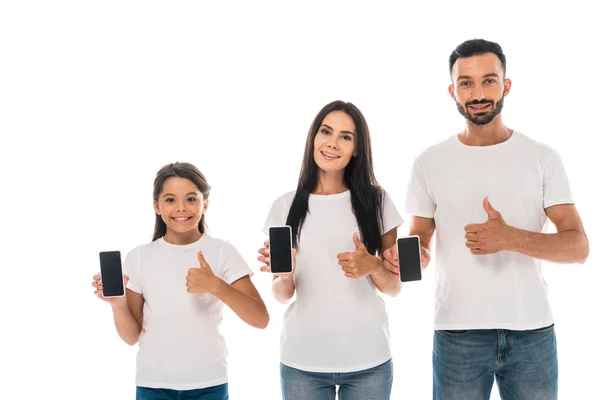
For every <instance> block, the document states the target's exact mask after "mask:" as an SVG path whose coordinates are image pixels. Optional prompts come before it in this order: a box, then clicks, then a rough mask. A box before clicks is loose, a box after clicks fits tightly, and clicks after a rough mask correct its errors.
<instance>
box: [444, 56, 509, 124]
mask: <svg viewBox="0 0 600 400" xmlns="http://www.w3.org/2000/svg"><path fill="white" fill-rule="evenodd" d="M452 82H453V84H452V85H450V87H449V88H448V90H449V92H450V95H451V96H452V98H453V99H454V101H455V102H456V107H457V109H458V112H459V113H460V114H461V115H462V116H463V117H465V118H466V119H467V120H468V121H470V122H471V123H473V124H475V125H486V124H488V123H490V122H492V121H493V120H494V118H496V116H497V115H498V114H500V112H501V111H502V107H503V106H504V96H506V95H507V94H508V93H509V92H510V86H511V81H510V79H504V68H503V67H502V62H501V61H500V59H499V58H498V57H497V56H496V55H495V54H494V53H484V54H481V55H476V56H471V57H464V58H459V59H457V60H456V63H455V64H454V66H453V68H452Z"/></svg>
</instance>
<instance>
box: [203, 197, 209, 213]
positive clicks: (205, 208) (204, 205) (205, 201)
mask: <svg viewBox="0 0 600 400" xmlns="http://www.w3.org/2000/svg"><path fill="white" fill-rule="evenodd" d="M207 209H208V199H204V201H203V202H202V214H204V213H205V212H206V210H207Z"/></svg>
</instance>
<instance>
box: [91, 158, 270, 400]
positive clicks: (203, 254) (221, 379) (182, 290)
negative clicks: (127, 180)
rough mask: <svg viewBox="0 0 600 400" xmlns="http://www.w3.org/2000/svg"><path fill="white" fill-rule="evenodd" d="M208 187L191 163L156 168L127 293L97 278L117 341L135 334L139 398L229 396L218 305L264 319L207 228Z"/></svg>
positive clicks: (228, 253)
mask: <svg viewBox="0 0 600 400" xmlns="http://www.w3.org/2000/svg"><path fill="white" fill-rule="evenodd" d="M209 192H210V186H209V185H208V184H207V182H206V179H205V178H204V175H203V174H202V173H201V172H200V171H199V170H198V169H197V168H196V167H194V166H193V165H191V164H187V163H175V164H169V165H166V166H164V167H163V168H161V169H160V171H158V174H157V175H156V179H155V180H154V211H155V212H156V224H155V228H154V236H153V239H152V240H153V241H152V242H151V243H149V244H144V245H141V246H138V247H137V248H135V249H134V250H132V251H130V252H129V254H127V257H126V258H125V262H124V270H125V272H126V274H125V275H124V280H125V283H126V286H127V293H126V295H125V296H124V297H121V298H108V299H105V298H103V297H102V280H101V279H100V275H99V274H97V275H96V276H94V282H93V283H92V285H93V286H94V287H95V288H96V291H95V292H94V293H95V294H96V295H97V296H98V297H99V298H101V299H104V300H105V301H106V302H108V303H109V304H110V305H111V306H112V310H113V314H114V321H115V326H116V328H117V332H118V334H119V336H120V337H121V339H123V340H124V341H125V342H126V343H127V344H130V345H134V344H136V343H137V342H138V340H139V352H138V356H137V373H136V385H137V389H136V399H138V400H151V399H179V398H185V399H202V400H213V399H214V400H217V399H218V400H223V399H228V390H227V363H226V355H227V350H226V347H225V342H224V338H223V337H222V336H221V334H220V333H219V329H218V328H219V325H220V323H221V320H222V316H221V309H222V306H223V303H225V304H227V305H228V306H229V307H230V308H231V309H232V310H233V311H234V312H235V313H236V314H237V315H238V316H239V317H240V318H241V319H242V320H244V321H245V322H246V323H248V324H249V325H252V326H254V327H256V328H261V329H262V328H265V327H266V326H267V324H268V322H269V315H268V313H267V309H266V307H265V305H264V303H263V301H262V299H261V297H260V295H259V294H258V292H257V290H256V288H255V287H254V285H253V284H252V281H251V280H250V276H251V275H252V272H251V270H250V269H249V267H248V265H247V264H246V262H245V261H244V259H243V258H242V257H241V256H240V254H239V253H238V252H237V250H236V249H235V248H234V247H233V246H232V245H231V244H230V243H228V242H226V241H223V240H220V239H216V238H213V237H210V236H208V235H207V234H206V225H205V223H204V213H205V212H206V209H207V206H208V196H209ZM186 289H187V290H186ZM180 396H184V397H180Z"/></svg>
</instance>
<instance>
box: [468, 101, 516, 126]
mask: <svg viewBox="0 0 600 400" xmlns="http://www.w3.org/2000/svg"><path fill="white" fill-rule="evenodd" d="M473 104H490V105H491V106H492V111H487V112H485V113H480V114H471V113H469V112H468V111H467V109H468V107H469V106H470V105H473ZM502 107H504V96H502V97H501V98H500V100H498V102H497V103H494V102H493V101H492V100H473V101H468V102H466V103H465V105H464V107H463V106H462V105H461V104H459V103H458V102H456V108H457V109H458V112H459V113H460V115H462V116H463V117H465V118H466V119H468V120H469V121H471V122H472V123H474V124H475V125H486V124H489V123H490V122H492V120H493V119H494V118H496V115H498V114H500V112H501V111H502Z"/></svg>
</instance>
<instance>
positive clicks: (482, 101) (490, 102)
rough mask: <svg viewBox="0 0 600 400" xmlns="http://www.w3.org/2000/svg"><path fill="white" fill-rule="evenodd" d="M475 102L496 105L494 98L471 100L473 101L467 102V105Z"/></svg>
mask: <svg viewBox="0 0 600 400" xmlns="http://www.w3.org/2000/svg"><path fill="white" fill-rule="evenodd" d="M473 104H491V105H494V102H493V101H492V100H471V101H467V102H466V103H465V107H469V106H470V105H473Z"/></svg>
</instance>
